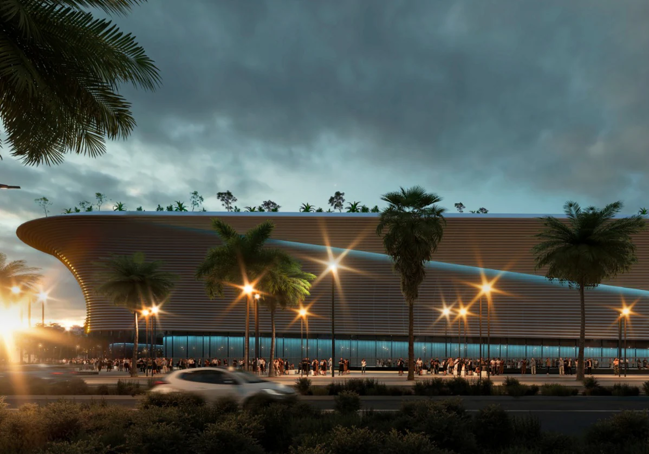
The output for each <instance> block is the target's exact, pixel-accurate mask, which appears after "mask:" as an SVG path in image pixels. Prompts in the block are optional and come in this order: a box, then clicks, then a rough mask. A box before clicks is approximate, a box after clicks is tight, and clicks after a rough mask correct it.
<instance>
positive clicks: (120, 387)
mask: <svg viewBox="0 0 649 454" xmlns="http://www.w3.org/2000/svg"><path fill="white" fill-rule="evenodd" d="M144 393H146V390H145V389H144V387H143V386H140V382H139V381H137V380H117V395H118V396H137V395H139V394H144Z"/></svg>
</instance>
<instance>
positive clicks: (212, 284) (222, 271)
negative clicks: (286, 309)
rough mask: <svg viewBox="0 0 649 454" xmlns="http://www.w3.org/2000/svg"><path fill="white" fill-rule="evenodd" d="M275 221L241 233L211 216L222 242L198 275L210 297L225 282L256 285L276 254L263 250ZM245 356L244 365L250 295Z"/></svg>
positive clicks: (247, 343) (247, 328) (246, 354)
mask: <svg viewBox="0 0 649 454" xmlns="http://www.w3.org/2000/svg"><path fill="white" fill-rule="evenodd" d="M274 227H275V226H274V224H273V223H272V222H270V221H265V222H262V223H261V224H259V225H258V226H256V227H253V228H252V229H250V230H248V231H247V232H246V233H245V234H244V235H240V234H239V233H238V232H237V231H236V230H234V228H232V226H230V225H229V224H227V223H226V222H223V221H222V220H220V219H213V220H212V228H213V229H214V230H215V231H216V233H217V235H218V236H219V238H220V239H221V241H222V242H223V244H222V245H221V246H216V247H214V248H212V249H210V250H209V251H208V252H207V256H206V257H205V260H203V262H202V263H201V264H200V265H199V266H198V268H197V270H196V278H197V279H201V280H203V281H205V291H206V293H207V296H208V297H209V298H216V297H217V296H223V289H224V287H225V286H236V287H239V288H244V287H245V286H246V285H252V284H253V283H254V284H255V285H256V281H258V280H259V279H260V278H261V277H262V276H263V273H264V272H265V270H266V269H267V268H268V267H269V266H270V265H271V263H272V260H273V259H274V257H273V256H272V254H267V253H264V252H263V248H264V243H265V242H266V240H268V239H269V238H270V234H271V233H272V231H273V229H274ZM244 337H245V341H244V342H245V343H244V357H245V367H246V369H247V368H248V365H249V360H250V295H248V296H247V297H246V326H245V334H244Z"/></svg>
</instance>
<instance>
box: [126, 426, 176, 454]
mask: <svg viewBox="0 0 649 454" xmlns="http://www.w3.org/2000/svg"><path fill="white" fill-rule="evenodd" d="M185 438H186V434H185V433H184V432H183V431H182V429H181V428H180V427H178V426H177V425H175V424H173V423H167V422H162V423H160V422H155V423H152V424H147V423H146V422H144V423H141V424H136V425H133V426H132V427H130V428H129V430H128V432H127V434H126V446H127V448H128V451H127V452H129V453H133V454H166V453H169V452H182V451H183V449H184V448H185V446H186V443H187V442H186V440H185Z"/></svg>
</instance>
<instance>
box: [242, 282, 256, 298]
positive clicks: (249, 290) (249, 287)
mask: <svg viewBox="0 0 649 454" xmlns="http://www.w3.org/2000/svg"><path fill="white" fill-rule="evenodd" d="M253 290H254V289H253V288H252V285H250V284H246V285H244V286H243V291H244V293H247V294H248V295H250V294H251V293H252V291H253Z"/></svg>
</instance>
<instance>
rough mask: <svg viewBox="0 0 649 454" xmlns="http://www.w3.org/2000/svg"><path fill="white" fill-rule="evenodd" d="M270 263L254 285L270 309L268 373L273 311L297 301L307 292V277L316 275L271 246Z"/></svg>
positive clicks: (270, 371)
mask: <svg viewBox="0 0 649 454" xmlns="http://www.w3.org/2000/svg"><path fill="white" fill-rule="evenodd" d="M264 252H265V253H266V254H269V257H268V260H269V261H270V262H271V264H270V266H268V267H267V268H266V271H265V273H264V276H263V278H262V279H261V281H260V282H259V284H258V285H257V287H258V288H259V289H260V290H261V298H260V302H261V304H263V305H264V306H266V308H267V309H268V310H269V311H270V324H271V338H270V360H269V363H268V364H269V368H268V374H269V376H270V375H272V374H273V372H274V368H273V363H274V361H275V313H276V312H277V309H286V308H287V307H295V306H298V305H299V304H301V303H302V302H303V301H304V299H305V298H306V297H307V296H309V289H310V288H311V281H313V280H314V279H315V278H316V276H315V275H314V274H311V273H306V272H304V271H302V266H301V265H300V263H299V262H298V261H296V260H295V259H293V258H292V257H291V256H289V255H288V254H286V253H285V252H283V251H280V250H277V249H271V250H266V251H264Z"/></svg>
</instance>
